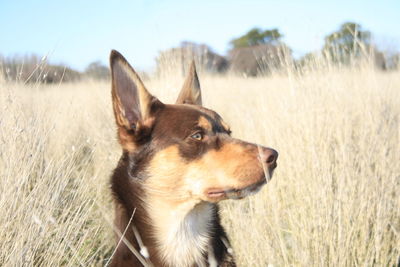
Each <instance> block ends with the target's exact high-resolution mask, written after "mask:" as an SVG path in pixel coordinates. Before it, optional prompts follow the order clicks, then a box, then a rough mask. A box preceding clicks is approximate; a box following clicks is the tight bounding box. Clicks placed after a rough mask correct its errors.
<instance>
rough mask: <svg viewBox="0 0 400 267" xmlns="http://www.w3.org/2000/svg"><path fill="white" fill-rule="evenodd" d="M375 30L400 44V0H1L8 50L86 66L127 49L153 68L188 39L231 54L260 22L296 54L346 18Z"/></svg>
mask: <svg viewBox="0 0 400 267" xmlns="http://www.w3.org/2000/svg"><path fill="white" fill-rule="evenodd" d="M347 21H354V22H357V23H359V24H361V25H362V26H363V28H364V29H367V30H370V31H371V32H372V33H373V34H374V36H375V40H376V42H377V44H378V45H379V46H380V47H382V49H390V50H393V49H395V50H397V51H398V50H399V48H400V0H381V1H370V0H363V1H362V0H353V1H351V0H347V1H343V0H336V1H330V0H329V1H324V0H303V1H300V0H298V1H295V0H279V1H278V0H275V1H267V0H264V1H256V0H248V1H235V0H202V1H190V0H186V1H180V0H170V1H167V0H138V1H136V0H130V1H125V0H114V1H111V0H110V1H102V0H97V1H93V0H80V1H78V0H69V1H56V0H36V1H34V0H25V1H24V0H0V25H1V26H0V54H1V55H3V56H12V55H26V54H31V53H35V54H38V55H48V57H49V60H50V62H51V63H56V64H60V63H61V64H65V65H67V66H70V67H72V68H75V69H77V70H80V71H82V70H84V69H85V67H86V66H87V65H88V64H89V63H91V62H93V61H98V60H99V61H101V62H102V63H104V64H107V62H108V55H109V53H110V50H111V49H117V50H118V51H120V52H121V53H122V54H123V55H124V56H125V57H126V58H127V59H128V60H129V61H130V62H131V63H132V65H133V66H134V67H135V68H138V69H141V70H150V69H151V68H153V67H154V66H155V61H154V59H155V57H156V56H157V54H158V52H159V51H162V50H164V49H168V48H171V47H176V46H178V45H179V44H180V43H181V42H182V41H192V42H197V43H204V44H207V45H209V46H210V47H211V48H212V49H213V50H214V51H215V52H217V53H219V54H222V55H225V54H226V53H227V51H228V50H229V48H230V47H229V41H230V40H232V39H233V38H235V37H239V36H241V35H243V34H245V33H246V32H247V31H248V30H250V29H251V28H253V27H260V28H262V29H271V28H278V29H279V30H280V32H281V33H283V35H284V38H283V41H284V42H285V43H286V44H287V45H289V47H290V48H292V50H293V53H294V55H295V56H296V57H298V56H301V55H303V54H305V53H307V52H310V51H315V50H318V49H320V48H321V47H322V46H323V42H324V37H325V36H326V35H328V34H329V33H331V32H333V31H335V30H337V29H338V28H339V26H340V25H341V24H342V23H343V22H347Z"/></svg>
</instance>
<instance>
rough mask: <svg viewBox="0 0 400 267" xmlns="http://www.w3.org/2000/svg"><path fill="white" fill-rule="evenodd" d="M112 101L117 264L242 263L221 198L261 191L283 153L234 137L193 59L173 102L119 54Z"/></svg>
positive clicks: (114, 55) (175, 266) (114, 68)
mask: <svg viewBox="0 0 400 267" xmlns="http://www.w3.org/2000/svg"><path fill="white" fill-rule="evenodd" d="M110 64H111V74H112V101H113V108H114V114H115V119H116V123H117V128H118V139H119V142H120V144H121V146H122V150H123V154H122V157H121V159H120V161H119V163H118V166H117V168H116V169H115V171H114V174H113V175H112V180H111V188H112V192H113V195H114V197H115V202H116V221H115V224H116V228H117V229H116V232H117V233H118V235H117V238H118V240H119V242H118V245H117V248H116V250H115V254H114V255H113V258H112V266H173V267H179V266H199V267H200V266H235V263H234V260H233V257H232V255H231V250H230V249H229V243H228V239H227V237H226V234H225V232H224V230H223V228H222V226H221V224H220V219H219V216H218V206H217V202H219V201H221V200H224V199H228V198H229V199H240V198H243V197H246V196H248V195H250V194H252V193H255V192H257V191H258V190H259V189H260V188H261V186H262V185H264V184H265V183H266V182H267V180H268V179H269V178H270V177H271V176H272V173H273V170H274V169H275V167H276V160H277V157H278V153H277V152H276V151H275V150H273V149H270V148H266V147H261V146H259V145H255V144H250V143H246V142H244V141H241V140H238V139H234V138H232V137H231V136H230V134H231V131H230V129H229V126H228V125H227V124H226V123H225V122H224V121H223V120H222V118H221V117H220V116H219V115H218V114H217V113H216V112H214V111H212V110H209V109H206V108H204V107H202V106H201V104H202V103H201V102H202V101H201V92H200V84H199V81H198V78H197V73H196V69H195V66H194V63H193V64H192V66H191V68H190V72H189V75H188V77H187V79H186V81H185V83H184V86H183V88H182V91H181V92H180V94H179V97H178V100H177V101H176V104H174V105H167V104H163V103H162V102H160V100H158V99H157V98H156V97H154V96H152V95H151V94H150V93H149V92H148V91H147V90H146V88H145V86H144V84H143V83H142V81H141V80H140V78H139V76H138V75H137V74H136V72H135V71H134V70H133V68H132V67H131V66H130V65H129V63H128V62H127V61H126V60H125V58H124V57H123V56H122V55H121V54H120V53H118V52H117V51H114V50H113V51H112V52H111V56H110Z"/></svg>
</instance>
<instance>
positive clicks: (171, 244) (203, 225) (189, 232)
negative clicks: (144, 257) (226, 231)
mask: <svg viewBox="0 0 400 267" xmlns="http://www.w3.org/2000/svg"><path fill="white" fill-rule="evenodd" d="M214 213H215V210H214V206H213V205H211V204H202V205H198V206H196V207H195V208H194V209H192V210H190V211H189V213H187V214H186V216H182V214H181V213H180V211H179V210H178V211H172V212H170V217H169V219H168V220H166V221H164V225H163V226H162V227H161V228H159V234H160V235H159V237H160V238H159V239H158V241H159V248H160V252H161V254H162V258H163V259H164V261H165V262H166V263H168V264H169V265H170V266H177V267H179V266H193V265H196V266H201V267H202V266H213V265H214V264H211V262H209V261H210V260H209V259H208V258H206V257H205V255H206V254H208V255H210V254H211V255H212V254H213V253H212V251H211V250H212V249H211V237H212V235H213V233H212V231H213V229H212V223H213V220H214V219H215V218H214ZM211 260H212V259H211ZM210 264H211V265H210Z"/></svg>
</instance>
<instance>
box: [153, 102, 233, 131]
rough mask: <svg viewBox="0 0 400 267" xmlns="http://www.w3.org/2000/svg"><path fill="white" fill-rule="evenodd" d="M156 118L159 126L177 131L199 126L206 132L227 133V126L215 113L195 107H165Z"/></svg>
mask: <svg viewBox="0 0 400 267" xmlns="http://www.w3.org/2000/svg"><path fill="white" fill-rule="evenodd" d="M158 117H159V119H158V123H159V124H163V125H169V126H170V127H173V128H175V129H178V130H179V129H182V130H184V129H191V128H194V127H196V126H199V127H201V128H203V129H205V130H207V131H214V132H215V131H218V132H219V131H229V126H228V125H227V124H226V123H225V122H224V121H223V120H222V118H221V116H220V115H219V114H218V113H217V112H215V111H213V110H211V109H207V108H204V107H201V106H196V105H188V104H183V105H165V108H164V109H163V110H162V111H161V112H160V114H159V116H158Z"/></svg>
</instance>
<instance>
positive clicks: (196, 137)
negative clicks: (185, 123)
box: [191, 132, 203, 141]
mask: <svg viewBox="0 0 400 267" xmlns="http://www.w3.org/2000/svg"><path fill="white" fill-rule="evenodd" d="M191 137H192V138H193V139H196V140H199V141H201V140H202V139H203V134H202V133H200V132H197V133H195V134H193V135H192V136H191Z"/></svg>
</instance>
